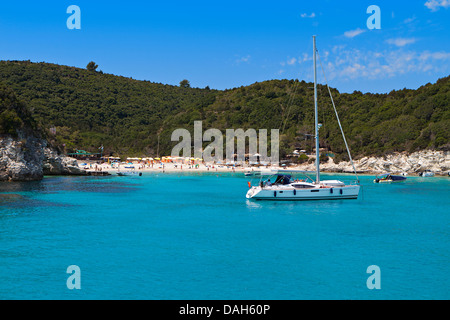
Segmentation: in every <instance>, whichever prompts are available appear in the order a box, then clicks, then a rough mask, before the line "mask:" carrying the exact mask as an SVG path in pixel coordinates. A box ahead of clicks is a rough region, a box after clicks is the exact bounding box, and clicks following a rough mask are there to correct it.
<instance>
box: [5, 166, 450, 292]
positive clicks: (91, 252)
mask: <svg viewBox="0 0 450 320" xmlns="http://www.w3.org/2000/svg"><path fill="white" fill-rule="evenodd" d="M324 177H328V178H332V179H335V178H337V179H342V180H344V181H349V180H352V179H353V177H352V176H347V175H328V176H327V175H324ZM373 178H374V176H362V177H360V180H361V183H362V185H363V188H362V192H361V193H360V197H359V199H358V200H328V201H300V202H276V201H253V200H247V199H246V198H245V194H246V192H247V190H248V186H247V181H248V178H246V177H244V176H243V174H242V173H234V174H233V173H203V174H202V173H198V174H196V173H192V174H177V173H165V174H163V173H148V174H144V176H142V177H118V176H111V177H46V178H45V179H44V180H43V181H40V182H29V183H1V184H0V299H157V300H172V299H194V300H197V299H213V300H214V299H225V300H230V299H264V300H265V299H274V300H279V299H283V300H300V299H449V298H450V289H449V288H450V286H449V284H448V281H449V271H450V269H449V262H450V254H449V248H450V229H449V227H450V226H449V222H450V210H449V203H450V201H449V196H450V178H448V177H433V178H419V177H408V179H407V180H406V181H404V182H400V183H392V184H375V183H373V182H372V180H373ZM253 183H257V181H256V180H254V181H253ZM71 265H76V266H78V267H79V269H80V273H79V276H80V277H79V280H80V284H81V289H73V290H70V289H68V286H67V280H68V278H69V277H71V275H72V274H71V273H67V268H68V267H69V266H71ZM372 265H375V266H378V267H379V270H380V273H378V275H379V278H378V280H379V282H378V283H379V284H380V289H369V288H368V286H367V281H368V278H369V277H371V276H372V273H371V272H369V273H368V272H367V270H368V267H369V266H372Z"/></svg>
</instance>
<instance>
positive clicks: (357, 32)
mask: <svg viewBox="0 0 450 320" xmlns="http://www.w3.org/2000/svg"><path fill="white" fill-rule="evenodd" d="M363 32H366V30H363V29H360V28H358V29H356V30H350V31H346V32H344V36H346V37H347V38H354V37H356V36H357V35H360V34H361V33H363Z"/></svg>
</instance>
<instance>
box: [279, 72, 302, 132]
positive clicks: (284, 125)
mask: <svg viewBox="0 0 450 320" xmlns="http://www.w3.org/2000/svg"><path fill="white" fill-rule="evenodd" d="M299 83H300V81H298V80H297V82H296V83H295V85H294V90H293V93H292V94H291V96H290V97H289V100H288V105H287V114H286V117H285V119H284V123H283V118H282V119H281V124H280V129H281V125H283V128H282V129H281V132H284V128H285V127H286V123H287V119H288V116H289V113H290V112H291V107H292V104H293V102H294V99H295V94H296V91H297V86H298V84H299Z"/></svg>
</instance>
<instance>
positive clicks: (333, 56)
mask: <svg viewBox="0 0 450 320" xmlns="http://www.w3.org/2000/svg"><path fill="white" fill-rule="evenodd" d="M320 57H321V60H322V64H323V65H324V68H325V73H326V76H327V78H328V80H333V79H337V80H338V81H349V80H350V81H357V80H358V79H366V80H383V79H389V78H393V77H397V76H405V75H407V76H413V75H423V74H430V73H439V74H442V73H447V74H448V73H449V72H450V52H446V51H435V52H433V51H415V50H405V49H404V48H403V47H399V48H396V49H392V48H390V49H385V50H383V51H380V50H377V51H375V50H373V51H372V50H364V49H357V48H347V47H345V46H335V47H333V49H332V50H331V52H330V53H329V55H328V56H327V54H326V52H322V54H321V55H320ZM299 71H300V73H301V74H304V75H306V78H311V77H312V70H311V65H310V64H309V63H302V64H300V70H299ZM319 76H320V77H321V76H322V75H321V72H320V75H319Z"/></svg>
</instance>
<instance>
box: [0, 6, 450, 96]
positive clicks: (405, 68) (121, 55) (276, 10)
mask: <svg viewBox="0 0 450 320" xmlns="http://www.w3.org/2000/svg"><path fill="white" fill-rule="evenodd" d="M70 5H77V6H79V7H80V9H81V30H69V29H68V28H67V26H66V21H67V19H68V18H69V16H70V14H67V13H66V10H67V7H69V6H70ZM370 5H377V6H378V7H379V8H380V10H381V29H379V30H369V29H368V28H367V25H366V21H367V19H368V18H369V17H370V14H368V13H366V11H367V8H368V7H369V6H370ZM449 27H450V0H414V1H384V0H383V1H381V0H371V1H345V0H342V1H331V0H328V1H327V0H316V1H300V0H297V1H283V0H279V1H265V0H260V1H243V0H241V1H235V0H229V1H195V0H193V1H169V2H168V1H164V2H163V1H152V0H148V1H128V2H125V1H79V0H72V1H63V0H59V1H2V2H1V3H0V60H31V61H33V62H41V61H45V62H50V63H57V64H63V65H69V66H76V67H81V68H84V67H85V66H86V65H87V63H88V62H89V61H91V60H93V61H95V62H96V63H97V64H98V65H99V68H98V69H99V70H102V71H103V72H106V73H112V74H116V75H122V76H127V77H133V78H134V79H139V80H149V81H152V82H161V83H166V84H173V85H178V83H179V82H180V81H181V80H183V79H188V80H189V81H190V82H191V85H192V86H193V87H205V86H210V87H211V88H215V89H225V88H233V87H239V86H241V85H249V84H251V83H254V82H256V81H264V80H271V79H294V78H298V79H301V80H305V81H312V80H313V77H312V60H311V59H312V37H311V36H312V35H317V46H318V49H319V53H320V56H321V59H322V62H323V64H324V67H325V72H326V75H327V78H328V81H329V84H330V86H332V87H335V88H338V89H339V90H340V91H341V92H353V91H354V90H360V91H363V92H389V91H391V90H393V89H402V88H405V87H406V88H417V87H419V86H421V85H424V84H426V83H428V82H435V81H436V80H437V79H438V78H441V77H444V76H447V75H449V74H450V41H449V40H450V39H449V30H450V28H449ZM319 81H321V82H323V77H322V76H319Z"/></svg>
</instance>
